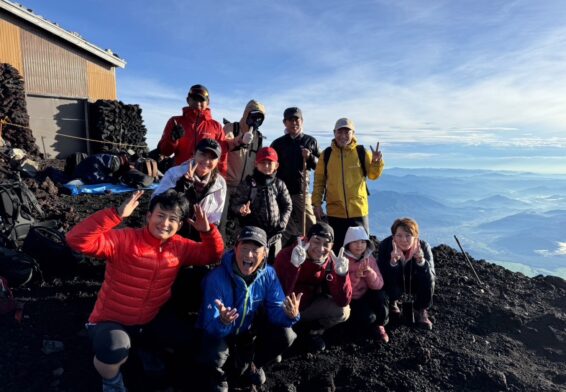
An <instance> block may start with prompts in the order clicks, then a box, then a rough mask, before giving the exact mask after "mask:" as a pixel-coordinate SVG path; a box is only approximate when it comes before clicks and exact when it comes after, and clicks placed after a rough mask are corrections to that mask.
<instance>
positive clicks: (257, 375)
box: [248, 362, 266, 385]
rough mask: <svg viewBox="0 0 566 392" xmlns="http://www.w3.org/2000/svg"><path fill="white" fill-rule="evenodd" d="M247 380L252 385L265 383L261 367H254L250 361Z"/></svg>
mask: <svg viewBox="0 0 566 392" xmlns="http://www.w3.org/2000/svg"><path fill="white" fill-rule="evenodd" d="M248 380H249V382H250V383H252V385H263V384H265V380H266V378H265V372H264V371H263V369H262V368H258V367H256V365H255V364H254V363H253V362H252V364H251V365H250V368H249V370H248Z"/></svg>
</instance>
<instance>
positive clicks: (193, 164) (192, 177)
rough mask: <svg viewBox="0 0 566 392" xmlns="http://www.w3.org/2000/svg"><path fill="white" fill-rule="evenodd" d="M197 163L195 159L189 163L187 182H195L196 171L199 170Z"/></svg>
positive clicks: (186, 174) (186, 175)
mask: <svg viewBox="0 0 566 392" xmlns="http://www.w3.org/2000/svg"><path fill="white" fill-rule="evenodd" d="M197 166H198V164H197V162H196V161H195V160H194V159H191V160H190V161H189V168H188V169H187V172H186V173H185V179H186V180H187V181H190V182H193V181H194V180H195V171H196V170H197Z"/></svg>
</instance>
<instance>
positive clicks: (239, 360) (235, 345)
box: [197, 319, 297, 384]
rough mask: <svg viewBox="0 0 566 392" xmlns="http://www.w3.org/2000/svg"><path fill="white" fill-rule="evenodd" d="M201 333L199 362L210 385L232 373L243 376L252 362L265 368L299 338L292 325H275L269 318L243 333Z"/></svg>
mask: <svg viewBox="0 0 566 392" xmlns="http://www.w3.org/2000/svg"><path fill="white" fill-rule="evenodd" d="M201 334H202V335H201V339H200V350H199V353H200V354H199V355H198V359H197V361H198V362H199V363H200V365H201V366H202V368H203V373H204V374H203V376H204V375H205V376H206V377H208V378H209V383H210V384H214V383H216V382H219V381H222V380H226V379H227V378H228V376H230V378H237V377H240V376H241V375H242V374H243V373H244V372H245V370H246V369H247V368H248V366H249V365H250V364H251V363H252V362H253V363H254V364H255V365H256V366H257V367H263V366H264V365H265V364H267V363H269V362H270V361H272V360H274V359H275V357H277V356H278V355H280V354H282V353H283V352H284V351H285V350H287V349H288V348H289V347H291V345H292V344H293V342H294V341H295V339H296V338H297V335H296V334H295V332H293V329H292V328H282V327H277V326H274V325H273V324H271V323H269V322H268V321H267V319H265V320H262V321H261V322H260V323H259V324H258V325H256V326H255V327H254V328H252V330H251V331H249V332H246V333H242V334H240V335H231V336H227V337H216V336H211V335H209V334H207V333H206V331H201ZM229 359H230V361H228V360H229ZM227 362H229V363H227Z"/></svg>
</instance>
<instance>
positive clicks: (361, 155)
mask: <svg viewBox="0 0 566 392" xmlns="http://www.w3.org/2000/svg"><path fill="white" fill-rule="evenodd" d="M331 152H332V147H326V148H325V149H324V178H328V160H329V159H330V153H331ZM356 152H357V153H358V159H359V160H360V167H361V168H362V174H363V176H364V181H366V177H367V175H368V173H367V170H366V149H365V147H364V146H363V145H361V144H358V145H356ZM366 191H367V193H368V196H369V194H370V193H369V188H368V185H367V181H366Z"/></svg>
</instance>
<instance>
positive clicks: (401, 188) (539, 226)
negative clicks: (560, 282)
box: [368, 168, 566, 278]
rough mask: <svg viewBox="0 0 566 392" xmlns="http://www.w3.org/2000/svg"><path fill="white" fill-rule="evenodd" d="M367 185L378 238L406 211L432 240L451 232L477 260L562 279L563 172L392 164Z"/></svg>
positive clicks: (565, 258) (565, 271)
mask: <svg viewBox="0 0 566 392" xmlns="http://www.w3.org/2000/svg"><path fill="white" fill-rule="evenodd" d="M368 185H369V188H370V191H371V195H370V227H371V230H372V232H373V233H375V234H376V235H377V236H378V237H379V238H384V237H386V236H388V235H389V234H390V232H389V227H390V226H391V224H392V222H393V221H394V220H395V219H396V218H398V217H401V216H410V217H412V218H414V219H416V220H417V221H418V222H419V225H420V226H421V232H422V238H424V239H427V240H428V241H429V242H431V243H432V244H433V245H437V244H441V243H445V244H447V245H450V246H453V247H457V246H456V244H455V242H454V239H453V235H454V234H455V235H457V236H458V238H459V239H460V241H461V242H462V245H463V246H464V247H465V250H466V251H467V252H469V253H470V254H472V255H473V256H474V257H476V258H484V259H486V260H490V261H493V262H496V263H499V264H503V265H505V266H507V267H508V268H511V269H514V270H520V271H521V272H524V273H526V274H529V275H535V274H539V273H543V274H553V275H558V276H561V277H563V278H566V175H539V174H533V173H522V172H503V171H502V172H499V171H486V170H477V171H476V170H460V169H448V170H445V169H401V168H392V169H388V170H385V171H384V173H383V175H382V176H381V178H380V179H379V180H377V181H369V182H368Z"/></svg>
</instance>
